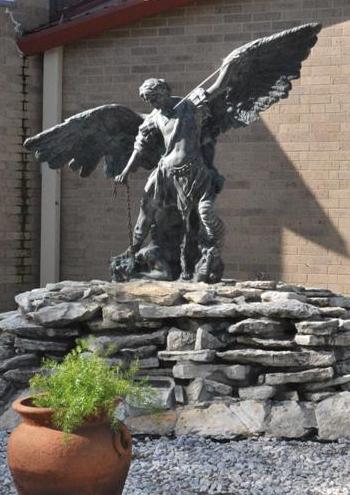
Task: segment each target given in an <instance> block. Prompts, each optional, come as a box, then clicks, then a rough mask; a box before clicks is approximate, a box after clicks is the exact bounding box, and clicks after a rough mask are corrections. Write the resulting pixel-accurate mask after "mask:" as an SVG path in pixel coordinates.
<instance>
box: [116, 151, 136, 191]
mask: <svg viewBox="0 0 350 495" xmlns="http://www.w3.org/2000/svg"><path fill="white" fill-rule="evenodd" d="M140 158H141V157H140V152H139V151H138V150H134V151H133V153H132V155H131V157H130V158H129V161H128V163H127V164H126V166H125V168H124V170H123V171H122V173H121V174H119V175H116V176H115V178H114V182H115V183H116V184H125V182H126V181H127V178H128V176H129V174H130V173H131V172H136V170H137V168H138V163H139V162H140Z"/></svg>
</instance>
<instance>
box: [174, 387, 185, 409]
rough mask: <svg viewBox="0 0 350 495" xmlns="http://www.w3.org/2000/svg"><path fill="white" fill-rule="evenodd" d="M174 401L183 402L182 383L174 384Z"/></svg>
mask: <svg viewBox="0 0 350 495" xmlns="http://www.w3.org/2000/svg"><path fill="white" fill-rule="evenodd" d="M175 401H176V403H177V404H184V403H185V391H184V388H183V386H182V385H175Z"/></svg>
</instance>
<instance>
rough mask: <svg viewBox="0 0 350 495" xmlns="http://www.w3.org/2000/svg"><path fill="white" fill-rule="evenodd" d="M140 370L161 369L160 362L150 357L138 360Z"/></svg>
mask: <svg viewBox="0 0 350 495" xmlns="http://www.w3.org/2000/svg"><path fill="white" fill-rule="evenodd" d="M138 366H139V368H140V369H148V368H159V360H158V358H157V357H149V358H144V359H139V360H138Z"/></svg>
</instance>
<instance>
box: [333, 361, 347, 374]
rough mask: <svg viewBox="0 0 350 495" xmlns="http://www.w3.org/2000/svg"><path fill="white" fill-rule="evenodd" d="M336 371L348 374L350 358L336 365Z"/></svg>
mask: <svg viewBox="0 0 350 495" xmlns="http://www.w3.org/2000/svg"><path fill="white" fill-rule="evenodd" d="M334 369H335V372H336V373H337V375H347V374H349V373H350V359H346V360H345V361H339V362H338V363H336V365H335V366H334Z"/></svg>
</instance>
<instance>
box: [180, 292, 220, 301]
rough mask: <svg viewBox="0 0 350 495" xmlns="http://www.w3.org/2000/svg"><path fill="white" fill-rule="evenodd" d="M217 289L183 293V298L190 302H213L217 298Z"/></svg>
mask: <svg viewBox="0 0 350 495" xmlns="http://www.w3.org/2000/svg"><path fill="white" fill-rule="evenodd" d="M217 297H218V296H217V294H216V291H215V290H213V289H203V290H197V291H192V292H186V293H185V294H183V298H184V299H186V301H188V302H190V303H195V304H212V303H214V302H216V300H217Z"/></svg>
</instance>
